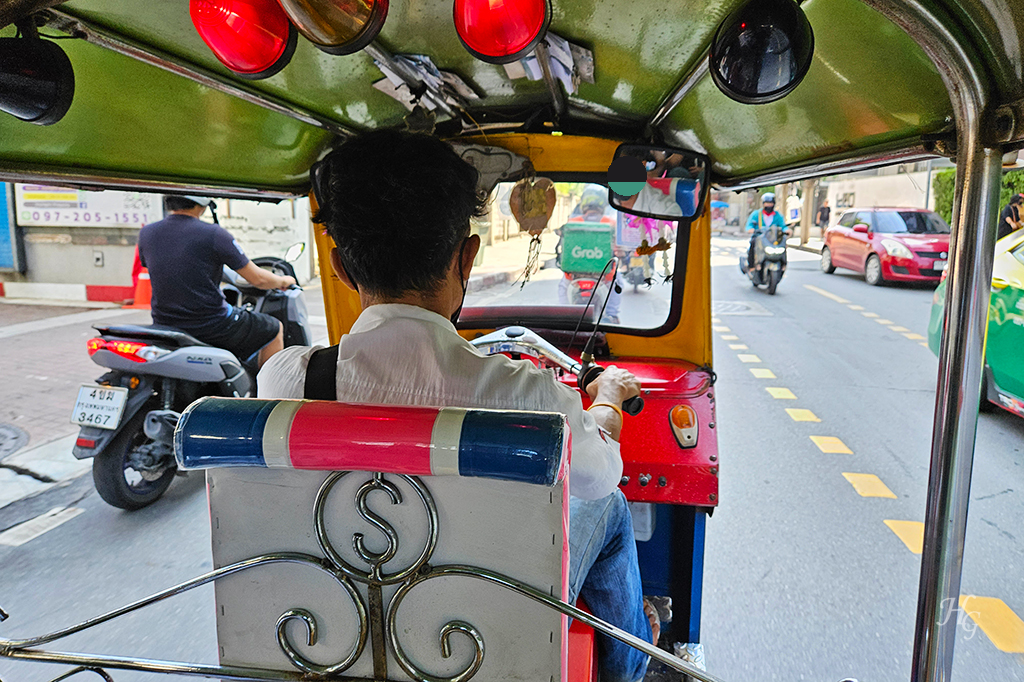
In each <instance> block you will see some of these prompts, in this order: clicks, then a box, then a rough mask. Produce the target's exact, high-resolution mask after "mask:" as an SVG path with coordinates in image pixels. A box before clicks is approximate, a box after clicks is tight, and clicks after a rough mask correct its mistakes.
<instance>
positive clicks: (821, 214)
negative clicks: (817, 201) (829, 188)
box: [814, 199, 832, 237]
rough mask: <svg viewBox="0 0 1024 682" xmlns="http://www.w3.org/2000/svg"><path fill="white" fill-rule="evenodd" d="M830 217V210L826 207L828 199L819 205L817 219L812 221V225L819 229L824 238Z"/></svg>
mask: <svg viewBox="0 0 1024 682" xmlns="http://www.w3.org/2000/svg"><path fill="white" fill-rule="evenodd" d="M831 216H832V209H831V208H829V207H828V199H825V201H823V202H822V203H821V208H819V209H818V217H817V219H816V220H815V221H814V224H815V225H817V226H818V227H820V228H821V236H822V237H824V236H825V230H826V229H828V219H829V218H830V217H831Z"/></svg>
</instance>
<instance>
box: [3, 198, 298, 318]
mask: <svg viewBox="0 0 1024 682" xmlns="http://www.w3.org/2000/svg"><path fill="white" fill-rule="evenodd" d="M90 194H93V193H90ZM157 205H159V202H157ZM218 216H219V218H220V222H221V225H222V226H223V227H225V228H226V229H227V230H228V231H229V232H231V233H232V235H234V237H235V238H236V239H237V240H238V243H239V244H240V245H241V247H242V249H243V250H244V251H245V253H246V255H248V256H249V257H250V258H255V257H257V256H279V257H280V256H284V254H285V251H286V250H287V249H288V247H289V246H291V245H292V244H294V243H295V242H305V244H306V251H305V253H304V254H303V255H302V256H301V257H300V258H299V259H298V260H297V261H296V262H294V263H293V266H294V267H295V270H296V275H297V276H298V280H299V283H300V284H301V283H305V282H308V281H309V280H310V279H312V277H313V276H314V274H315V263H316V257H315V246H314V243H313V233H312V225H311V223H310V215H309V200H308V199H306V198H300V199H295V200H289V201H282V202H280V203H277V204H271V203H260V202H254V201H240V200H233V201H232V200H220V201H218ZM204 219H206V220H207V221H209V220H210V214H209V213H206V214H205V216H204ZM16 229H17V231H18V233H19V234H20V239H21V242H22V244H23V245H24V252H25V265H26V267H25V272H24V273H23V274H22V273H17V272H0V295H6V296H10V297H25V298H62V299H68V300H85V299H88V300H105V301H121V300H124V299H126V298H132V296H133V295H134V288H133V285H132V265H133V263H134V259H135V248H136V244H137V243H138V235H139V227H138V226H133V227H86V226H82V225H47V226H39V225H28V226H18V227H17V228H16Z"/></svg>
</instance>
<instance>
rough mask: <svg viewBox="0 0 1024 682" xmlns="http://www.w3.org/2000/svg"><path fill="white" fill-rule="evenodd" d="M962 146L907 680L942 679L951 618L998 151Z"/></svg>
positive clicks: (949, 660)
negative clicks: (914, 632)
mask: <svg viewBox="0 0 1024 682" xmlns="http://www.w3.org/2000/svg"><path fill="white" fill-rule="evenodd" d="M967 142H968V144H966V145H962V147H961V151H960V153H959V156H960V161H959V163H958V164H957V175H958V178H959V179H960V180H961V181H960V182H959V183H958V188H957V196H956V201H955V204H954V207H953V210H954V218H953V222H954V224H955V225H956V227H957V229H956V230H955V231H954V233H953V239H952V245H951V253H950V255H951V259H950V266H951V267H952V270H951V272H950V275H949V279H948V280H947V290H946V316H945V324H944V327H943V330H942V346H941V350H940V353H939V381H938V389H937V391H938V394H937V396H936V403H935V418H934V427H933V428H934V431H933V435H932V449H931V470H930V474H929V477H928V503H927V505H928V506H927V512H926V523H925V529H924V549H923V551H922V554H921V579H920V584H921V587H920V591H919V594H918V602H917V637H916V640H915V642H914V667H913V672H912V675H911V680H912V681H913V682H938V681H940V680H948V679H949V677H950V674H951V670H952V664H953V646H954V644H955V640H956V632H957V624H958V622H959V618H958V617H957V616H958V615H959V610H958V609H959V596H960V574H961V571H962V569H963V553H964V540H965V536H966V534H967V508H968V502H969V499H970V489H971V468H972V466H973V462H974V440H975V435H976V431H977V426H978V401H979V399H980V397H981V372H982V366H983V364H984V352H983V350H984V338H985V329H986V327H987V323H988V302H989V293H990V282H991V280H992V254H993V250H994V249H995V226H996V218H997V210H998V202H999V182H1000V179H1001V177H1002V163H1001V159H1002V152H1001V151H1000V150H998V149H988V148H983V147H981V145H980V144H978V142H977V141H976V140H972V141H967Z"/></svg>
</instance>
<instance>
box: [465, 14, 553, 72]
mask: <svg viewBox="0 0 1024 682" xmlns="http://www.w3.org/2000/svg"><path fill="white" fill-rule="evenodd" d="M454 14H455V31H456V32H457V33H458V34H459V40H461V41H462V44H463V45H464V46H465V47H466V49H467V50H469V52H470V54H472V55H473V56H474V57H476V58H477V59H480V60H481V61H485V62H488V63H490V64H507V63H509V62H514V61H516V60H517V59H522V58H523V57H525V56H526V55H528V54H529V53H530V52H532V51H533V48H535V47H536V46H537V43H539V42H540V41H541V39H543V38H544V34H545V33H546V32H547V30H548V24H549V23H551V4H550V0H502V1H501V2H495V0H455V9H454Z"/></svg>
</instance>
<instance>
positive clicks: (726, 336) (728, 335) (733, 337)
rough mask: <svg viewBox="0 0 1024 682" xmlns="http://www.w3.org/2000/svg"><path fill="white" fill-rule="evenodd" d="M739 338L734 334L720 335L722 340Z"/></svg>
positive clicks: (736, 339)
mask: <svg viewBox="0 0 1024 682" xmlns="http://www.w3.org/2000/svg"><path fill="white" fill-rule="evenodd" d="M739 338H740V337H738V336H736V335H735V334H726V335H725V336H723V337H722V340H723V341H738V340H739Z"/></svg>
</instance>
